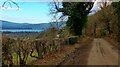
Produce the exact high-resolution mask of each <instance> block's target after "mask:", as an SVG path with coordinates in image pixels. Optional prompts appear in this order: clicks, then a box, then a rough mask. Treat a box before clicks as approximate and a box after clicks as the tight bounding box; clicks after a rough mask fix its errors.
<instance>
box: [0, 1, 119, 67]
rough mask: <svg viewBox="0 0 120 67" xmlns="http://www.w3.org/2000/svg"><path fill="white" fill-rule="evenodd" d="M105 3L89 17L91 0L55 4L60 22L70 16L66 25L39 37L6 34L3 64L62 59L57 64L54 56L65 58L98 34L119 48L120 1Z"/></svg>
mask: <svg viewBox="0 0 120 67" xmlns="http://www.w3.org/2000/svg"><path fill="white" fill-rule="evenodd" d="M103 4H104V6H103V7H101V10H100V11H98V12H97V13H95V14H94V15H92V16H88V14H89V13H90V10H91V8H92V6H93V3H91V2H89V3H88V2H79V3H67V2H63V3H60V4H59V3H53V5H54V6H52V7H53V8H54V9H53V11H54V10H55V11H56V12H53V11H52V10H51V13H52V14H53V15H54V16H56V14H54V13H62V15H61V16H60V18H59V19H57V20H58V21H63V18H65V17H67V18H68V20H67V21H66V22H67V23H66V26H65V27H63V28H61V29H60V28H59V26H58V27H57V28H55V27H52V28H49V29H48V30H47V31H44V32H41V33H40V34H38V35H36V37H34V35H31V36H33V38H32V37H31V36H30V37H27V36H26V37H23V38H19V37H16V38H13V37H9V36H6V35H3V36H2V65H8V66H10V65H31V64H32V63H33V62H34V63H33V65H34V64H36V65H38V64H47V62H48V64H58V63H59V62H58V63H55V62H56V61H54V60H55V58H54V57H52V56H57V57H56V60H57V61H62V60H61V59H63V58H64V57H65V56H67V55H69V54H70V53H71V52H73V51H74V50H75V49H77V48H79V47H80V46H81V44H83V43H85V42H86V41H88V40H90V41H91V39H92V38H95V37H96V38H106V39H107V40H110V41H113V44H114V45H115V46H116V47H119V44H120V6H119V5H120V2H116V3H114V2H113V3H112V4H111V5H106V3H103ZM58 5H62V6H63V7H62V8H61V7H59V6H58ZM80 6H81V7H80ZM88 7H89V8H88ZM86 8H88V10H86ZM61 17H63V18H61ZM84 40H85V41H84ZM82 42H83V43H82ZM116 44H117V45H116ZM60 52H61V53H60ZM65 52H66V53H65ZM58 53H60V54H61V55H59V54H58ZM48 56H50V57H48ZM51 57H52V58H54V60H45V59H46V58H47V59H48V58H49V59H52V58H51ZM58 57H60V59H59V58H58ZM50 61H53V63H52V62H51V63H50Z"/></svg>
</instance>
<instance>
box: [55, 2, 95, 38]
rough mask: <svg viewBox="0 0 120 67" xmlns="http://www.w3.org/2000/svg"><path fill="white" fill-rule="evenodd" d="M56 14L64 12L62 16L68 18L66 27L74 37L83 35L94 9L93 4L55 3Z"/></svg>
mask: <svg viewBox="0 0 120 67" xmlns="http://www.w3.org/2000/svg"><path fill="white" fill-rule="evenodd" d="M54 4H55V9H56V12H58V13H59V12H62V16H67V17H68V20H67V22H66V25H67V26H68V28H69V29H70V32H71V33H72V34H73V35H77V36H80V35H82V30H83V28H84V27H85V25H86V23H87V16H88V14H89V13H90V10H91V9H92V7H93V4H94V3H93V2H62V3H61V5H62V7H60V6H59V5H58V4H59V3H56V2H55V3H54Z"/></svg>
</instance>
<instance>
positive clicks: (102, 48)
mask: <svg viewBox="0 0 120 67" xmlns="http://www.w3.org/2000/svg"><path fill="white" fill-rule="evenodd" d="M61 65H118V51H116V50H114V49H113V47H112V46H111V45H110V43H109V42H107V41H106V40H104V39H101V38H96V39H94V40H93V41H92V42H91V43H88V44H85V45H84V46H82V47H80V48H79V49H77V50H76V51H75V52H74V53H72V54H71V55H70V56H68V57H67V58H66V59H65V60H64V61H63V62H61V63H60V64H59V66H61Z"/></svg>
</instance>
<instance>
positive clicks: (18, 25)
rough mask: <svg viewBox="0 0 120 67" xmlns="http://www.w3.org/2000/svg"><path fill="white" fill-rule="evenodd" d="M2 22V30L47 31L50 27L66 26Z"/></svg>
mask: <svg viewBox="0 0 120 67" xmlns="http://www.w3.org/2000/svg"><path fill="white" fill-rule="evenodd" d="M0 22H2V29H39V30H42V29H48V28H51V27H56V28H57V25H58V26H61V27H60V28H62V27H64V26H65V25H66V23H65V22H58V24H57V22H49V23H40V24H29V23H16V22H10V21H3V20H0Z"/></svg>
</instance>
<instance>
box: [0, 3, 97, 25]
mask: <svg viewBox="0 0 120 67" xmlns="http://www.w3.org/2000/svg"><path fill="white" fill-rule="evenodd" d="M3 2H4V1H3ZM3 2H0V16H2V17H0V20H6V21H12V22H16V23H33V24H37V23H49V22H51V17H50V15H49V9H50V8H49V3H50V2H16V3H17V4H18V5H19V7H20V8H19V10H18V8H17V7H16V5H14V4H12V8H11V7H10V5H9V4H7V3H6V4H5V6H6V7H8V9H5V8H2V7H1V6H2V4H3ZM92 10H99V5H98V3H95V4H94V6H93V8H92Z"/></svg>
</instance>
